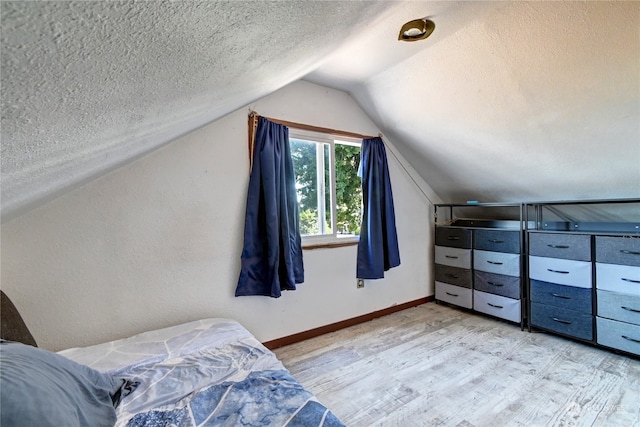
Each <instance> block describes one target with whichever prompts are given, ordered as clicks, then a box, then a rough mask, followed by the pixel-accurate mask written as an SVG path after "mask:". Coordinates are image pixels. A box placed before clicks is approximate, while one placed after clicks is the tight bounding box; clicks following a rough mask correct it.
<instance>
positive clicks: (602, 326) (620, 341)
mask: <svg viewBox="0 0 640 427" xmlns="http://www.w3.org/2000/svg"><path fill="white" fill-rule="evenodd" d="M596 325H597V328H598V344H601V345H604V346H607V347H611V348H617V349H618V350H622V351H626V352H628V353H633V354H637V355H640V326H638V325H632V324H630V323H624V322H617V321H615V320H609V319H603V318H601V317H596Z"/></svg>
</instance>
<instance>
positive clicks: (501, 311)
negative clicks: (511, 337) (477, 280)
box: [473, 291, 522, 322]
mask: <svg viewBox="0 0 640 427" xmlns="http://www.w3.org/2000/svg"><path fill="white" fill-rule="evenodd" d="M473 309H474V310H475V311H479V312H481V313H486V314H490V315H492V316H496V317H500V318H501V319H506V320H510V321H511V322H520V320H521V319H522V312H521V309H520V300H517V299H511V298H506V297H503V296H500V295H494V294H488V293H486V292H480V291H473Z"/></svg>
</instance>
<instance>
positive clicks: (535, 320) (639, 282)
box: [525, 199, 640, 355]
mask: <svg viewBox="0 0 640 427" xmlns="http://www.w3.org/2000/svg"><path fill="white" fill-rule="evenodd" d="M618 204H620V205H624V206H617V205H618ZM585 205H586V207H585ZM600 205H606V206H607V207H608V208H609V210H611V211H613V212H615V209H614V208H615V207H620V208H626V210H625V209H623V211H625V212H626V214H625V215H626V216H625V215H622V216H623V217H624V220H620V221H618V222H613V221H603V220H600V221H587V220H581V219H575V218H574V216H578V215H584V216H589V215H590V216H593V217H597V218H599V219H602V218H605V219H606V217H607V215H605V214H602V213H599V212H598V210H599V208H600ZM563 208H564V209H569V208H574V212H577V214H576V213H571V214H567V216H566V219H567V220H564V221H563V220H562V219H565V218H563V214H562V209H563ZM527 209H528V210H531V209H532V210H533V211H534V212H535V221H534V222H533V223H534V224H535V227H534V228H533V229H527V230H526V234H525V238H526V241H527V244H526V249H527V265H526V269H527V277H528V279H527V281H528V286H527V289H528V293H529V298H528V301H529V307H528V310H529V316H528V317H529V319H530V321H529V330H532V329H536V330H543V331H548V332H552V333H554V334H558V335H562V336H565V337H567V338H571V339H576V340H580V341H584V342H588V343H590V344H593V345H597V346H602V347H607V348H609V349H613V350H619V351H622V352H625V353H629V354H633V355H640V200H637V199H636V200H623V201H576V202H546V203H539V204H538V203H534V204H531V206H528V207H525V210H527ZM545 209H549V210H550V211H551V212H552V213H553V214H554V215H555V216H556V217H557V218H554V220H553V221H549V220H547V219H546V218H545V217H544V214H543V212H544V211H545ZM527 212H529V211H527ZM527 215H528V213H527V214H526V215H525V218H527ZM527 224H529V222H527Z"/></svg>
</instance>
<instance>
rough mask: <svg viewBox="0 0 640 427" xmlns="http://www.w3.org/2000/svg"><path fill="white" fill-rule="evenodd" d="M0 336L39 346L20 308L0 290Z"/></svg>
mask: <svg viewBox="0 0 640 427" xmlns="http://www.w3.org/2000/svg"><path fill="white" fill-rule="evenodd" d="M0 338H2V339H5V340H9V341H18V342H21V343H23V344H29V345H32V346H34V347H37V346H38V345H37V344H36V340H35V339H33V335H31V332H29V328H27V325H25V323H24V321H23V320H22V316H20V313H19V312H18V309H17V308H16V306H15V305H13V303H12V302H11V300H10V299H9V297H8V296H6V295H5V293H4V292H2V291H1V290H0Z"/></svg>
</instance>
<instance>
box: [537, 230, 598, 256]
mask: <svg viewBox="0 0 640 427" xmlns="http://www.w3.org/2000/svg"><path fill="white" fill-rule="evenodd" d="M529 255H534V256H540V257H549V258H563V259H573V260H577V261H591V236H589V235H582V234H573V235H572V234H551V233H529Z"/></svg>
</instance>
